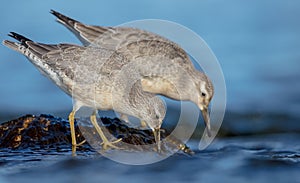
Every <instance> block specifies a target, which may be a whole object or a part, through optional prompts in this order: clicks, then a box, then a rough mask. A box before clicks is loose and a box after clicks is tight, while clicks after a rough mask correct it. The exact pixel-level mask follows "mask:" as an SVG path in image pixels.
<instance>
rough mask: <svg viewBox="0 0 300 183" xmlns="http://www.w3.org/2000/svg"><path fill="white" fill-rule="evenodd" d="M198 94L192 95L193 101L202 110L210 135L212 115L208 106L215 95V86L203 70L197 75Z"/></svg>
mask: <svg viewBox="0 0 300 183" xmlns="http://www.w3.org/2000/svg"><path fill="white" fill-rule="evenodd" d="M195 86H196V95H195V96H194V97H192V98H193V99H192V101H193V102H194V103H195V104H197V106H198V107H199V109H200V110H201V112H202V116H203V119H204V122H205V125H206V127H207V132H208V135H209V136H210V130H211V127H210V117H209V112H208V106H209V104H210V101H211V99H212V97H213V95H214V88H213V84H212V82H211V80H210V79H209V78H208V77H207V76H206V75H205V74H204V73H201V72H198V73H197V77H196V82H195Z"/></svg>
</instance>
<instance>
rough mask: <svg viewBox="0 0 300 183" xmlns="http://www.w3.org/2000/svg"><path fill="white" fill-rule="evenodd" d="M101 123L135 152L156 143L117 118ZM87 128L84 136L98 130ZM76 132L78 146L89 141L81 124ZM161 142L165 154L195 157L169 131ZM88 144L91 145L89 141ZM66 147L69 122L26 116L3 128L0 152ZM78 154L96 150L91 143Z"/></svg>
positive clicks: (148, 134) (9, 122) (142, 132)
mask: <svg viewBox="0 0 300 183" xmlns="http://www.w3.org/2000/svg"><path fill="white" fill-rule="evenodd" d="M100 119H101V121H102V123H103V126H104V127H105V128H106V129H107V130H108V132H109V133H110V134H112V135H113V136H114V137H115V138H122V142H125V143H127V144H133V145H137V146H134V147H135V148H137V149H134V150H141V148H145V146H139V145H150V144H154V143H155V139H154V136H153V133H152V131H151V130H148V129H145V130H141V129H135V128H132V127H129V126H128V125H127V124H126V123H125V122H123V121H121V120H119V119H117V118H114V119H110V118H100ZM80 120H81V119H80ZM86 128H88V129H85V130H83V133H86V132H87V131H88V132H91V133H94V134H95V129H94V128H92V127H86ZM75 131H76V138H77V142H81V141H83V140H84V139H85V137H84V135H83V133H82V132H81V130H79V127H78V125H77V122H75ZM85 136H86V135H85ZM161 138H162V139H163V143H162V145H163V146H162V147H163V150H164V151H175V150H181V151H182V152H184V153H186V154H193V151H192V150H191V149H190V148H188V147H187V146H186V145H185V144H184V143H182V142H181V141H180V140H178V139H176V138H175V137H173V136H172V135H169V134H168V133H167V132H166V130H162V132H161ZM87 140H88V141H89V139H87ZM123 144H124V143H123ZM66 146H68V147H70V149H71V133H70V126H69V122H68V121H67V120H64V119H62V118H57V117H53V116H51V115H44V114H42V115H40V116H35V115H26V116H23V117H20V118H18V119H15V120H11V121H8V122H5V123H2V124H1V125H0V148H10V149H25V148H34V149H38V148H39V149H42V148H45V149H46V148H51V149H53V148H54V149H55V148H56V149H61V148H66ZM138 147H140V149H138ZM123 148H124V147H123ZM78 150H79V151H80V150H91V151H92V150H93V148H92V147H91V146H90V145H89V144H88V143H85V144H84V145H83V146H81V147H79V149H78ZM131 150H132V149H131ZM143 150H153V149H143Z"/></svg>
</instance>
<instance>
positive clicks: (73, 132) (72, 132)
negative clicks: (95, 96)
mask: <svg viewBox="0 0 300 183" xmlns="http://www.w3.org/2000/svg"><path fill="white" fill-rule="evenodd" d="M74 116H75V111H72V112H71V113H70V114H69V123H70V130H71V138H72V154H73V155H75V153H76V136H75V126H74Z"/></svg>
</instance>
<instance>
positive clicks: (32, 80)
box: [0, 0, 300, 182]
mask: <svg viewBox="0 0 300 183" xmlns="http://www.w3.org/2000/svg"><path fill="white" fill-rule="evenodd" d="M0 9H1V11H0V23H1V26H0V40H4V39H10V38H9V37H8V36H7V33H9V32H10V31H15V32H18V33H20V34H24V35H25V36H27V37H29V38H31V39H33V40H35V41H38V42H43V43H61V42H68V43H77V44H80V43H79V41H78V40H77V39H76V38H75V37H74V36H73V35H72V34H71V33H70V32H68V30H66V29H65V28H64V27H63V26H61V25H59V24H58V23H56V22H55V21H54V20H55V18H54V17H53V16H52V15H51V14H50V13H49V11H50V9H54V10H57V11H59V12H62V13H64V14H66V15H69V16H71V17H73V18H75V19H78V20H80V21H82V22H84V23H88V24H95V25H106V26H114V25H119V24H122V23H124V22H128V21H132V20H140V19H149V18H151V19H152V18H154V19H164V20H170V21H174V22H177V23H179V24H182V25H184V26H186V27H188V28H190V29H192V30H193V31H194V32H196V33H197V34H199V35H200V36H201V37H202V38H203V39H204V40H205V41H206V42H207V44H208V45H209V46H210V47H211V49H212V50H213V52H214V53H215V55H216V57H217V58H218V60H219V62H220V65H221V67H222V69H223V72H224V76H225V80H226V86H227V114H226V116H225V119H226V120H225V123H224V124H223V126H222V129H223V131H225V132H228V133H229V134H231V135H232V134H234V135H245V134H252V135H255V134H257V133H265V132H267V133H272V132H273V133H275V132H276V133H278V132H280V133H281V132H284V133H285V135H283V136H281V137H282V139H281V140H282V142H281V143H283V144H285V145H286V146H284V145H283V146H278V148H279V149H276V150H274V149H273V146H276V145H277V143H276V142H274V141H273V138H270V139H271V140H269V141H267V142H265V141H264V139H259V140H261V141H262V142H263V145H262V149H263V150H261V151H260V150H257V151H258V152H257V151H255V153H254V154H252V152H251V151H252V150H251V148H250V150H249V149H247V148H248V147H244V145H239V144H243V143H244V140H245V139H240V138H237V139H233V141H234V142H235V143H236V144H237V148H235V146H234V147H232V146H231V145H230V143H229V142H228V141H226V140H225V141H224V142H223V141H222V147H224V148H225V150H224V148H223V149H222V148H221V150H220V149H218V148H216V149H214V151H206V152H204V153H200V152H199V154H197V155H196V157H194V158H191V159H190V158H187V157H175V158H171V159H170V160H167V161H165V162H162V163H160V164H158V165H153V166H150V167H146V168H145V167H144V168H141V169H138V168H132V167H131V168H128V167H126V166H123V165H119V164H114V163H112V162H110V161H109V160H105V159H103V158H102V159H101V161H102V160H103V162H101V163H99V164H96V163H93V160H90V159H89V158H87V159H89V160H88V162H87V163H86V162H85V160H83V162H82V161H80V160H75V161H73V160H68V158H67V160H65V158H66V156H64V155H59V156H58V157H60V158H61V156H62V157H63V158H62V159H64V161H62V162H60V161H58V162H57V164H55V165H53V166H51V165H49V164H48V163H49V162H51V161H55V160H53V159H55V158H56V157H57V156H50V158H49V159H50V160H49V159H48V161H46V163H45V162H44V161H41V163H45V166H41V164H39V163H37V164H38V165H36V164H35V165H31V164H27V163H25V164H24V166H21V165H20V164H17V165H15V164H12V166H11V167H10V168H11V169H17V167H18V166H19V165H20V169H22V170H25V173H24V172H21V173H20V172H19V171H16V172H17V173H16V174H13V175H18V176H19V177H18V176H15V177H14V178H12V180H10V181H18V180H21V178H22V179H23V178H24V177H25V179H26V180H31V179H32V177H34V176H36V175H37V174H35V171H36V169H35V168H34V167H35V166H38V167H39V166H41V167H45V168H44V169H41V170H38V173H40V174H39V177H41V178H43V179H46V178H49V175H51V174H47V173H46V172H47V169H48V168H49V166H50V173H57V172H60V171H61V170H63V169H70V170H69V171H66V172H64V171H63V172H62V173H61V174H59V176H60V177H59V176H58V177H57V178H56V179H57V180H61V182H63V180H67V181H71V180H77V179H76V178H75V177H71V176H67V175H65V173H66V174H67V173H70V174H71V175H74V176H75V175H78V174H77V173H80V172H83V173H84V174H82V177H81V178H82V179H86V178H87V177H89V176H90V177H93V176H96V178H95V180H94V179H93V181H91V182H96V181H97V180H108V179H113V180H115V182H123V181H124V180H125V179H124V180H123V179H122V178H124V177H126V178H130V179H132V178H133V177H138V180H141V181H143V180H145V181H147V180H152V178H153V179H155V178H154V177H156V176H157V177H156V179H158V178H164V179H167V178H168V177H169V176H170V180H172V181H174V182H177V181H178V182H179V181H182V180H185V179H188V180H189V178H190V177H192V178H190V179H191V180H192V181H195V182H196V181H198V182H199V181H203V182H204V181H206V182H217V179H218V178H224V180H225V181H232V182H250V180H252V178H254V177H258V178H259V180H260V181H258V182H268V181H270V180H272V181H275V180H276V181H278V182H289V181H290V182H296V180H300V178H299V177H298V179H293V177H294V176H295V175H296V172H299V171H298V170H299V151H300V149H299V143H297V142H299V140H300V138H299V136H297V135H296V136H293V138H290V136H288V135H290V134H291V133H292V132H293V133H299V132H300V126H299V119H300V115H299V114H300V95H299V93H300V84H299V78H300V52H299V48H300V22H299V17H300V1H298V0H290V1H282V0H263V1H262V0H252V1H245V0H232V1H217V0H211V1H199V0H190V1H179V0H164V1H161V0H152V1H139V0H128V1H119V0H110V1H106V2H103V1H96V0H93V1H92V0H91V1H76V2H75V1H72V0H64V1H51V0H43V1H38V0H26V1H18V0H10V1H6V2H5V3H2V4H1V8H0ZM0 55H1V56H0V58H1V59H0V83H1V85H0V97H1V99H0V118H1V119H2V121H4V120H8V119H12V118H14V117H17V116H20V115H22V114H25V113H37V114H38V113H50V114H55V115H62V117H66V114H67V112H68V111H70V110H71V108H72V101H71V99H70V98H69V97H68V96H67V95H66V94H64V93H63V92H62V91H61V90H60V89H59V88H58V87H56V86H54V84H53V83H52V82H51V81H49V80H48V79H47V78H45V77H43V76H42V75H41V74H40V73H39V71H37V69H35V68H34V67H33V65H32V64H31V63H29V62H28V61H27V60H26V59H25V57H23V56H22V55H20V54H18V53H16V52H14V51H12V50H9V49H8V48H6V47H4V46H0ZM279 139H280V138H279ZM256 140H257V139H256V138H254V137H253V138H252V139H251V138H250V140H249V141H253V142H257V141H256ZM257 143H258V144H256V145H261V144H260V143H259V142H257ZM288 143H292V144H294V145H295V147H291V146H289V145H287V144H288ZM269 146H272V148H269ZM231 148H233V149H231ZM273 150H274V151H273ZM278 152H279V153H278ZM223 154H224V155H223ZM249 154H250V155H249ZM274 154H275V155H274ZM235 155H236V156H235ZM273 155H274V156H273ZM290 156H292V157H294V158H291V161H290V159H289V157H290ZM278 157H280V158H279V159H280V160H278V161H277V158H278ZM37 158H40V157H37ZM15 160H16V159H15ZM74 163H75V165H74ZM102 163H103V164H102ZM90 164H92V165H91V166H92V167H94V169H93V170H91V171H89V170H90V169H89V168H88V167H89V165H90ZM22 165H23V164H22ZM74 166H75V168H73V167H74ZM80 166H82V167H83V169H81V168H80ZM169 167H172V169H171V170H169V169H168V168H169ZM206 167H208V168H207V169H205V168H206ZM257 167H258V168H257ZM56 168H58V169H56ZM95 168H96V169H97V168H98V169H103V172H104V173H101V174H99V175H98V171H96V170H95ZM176 168H178V169H176ZM115 169H116V170H117V171H118V172H117V173H116V175H117V176H113V175H114V173H115V171H114V170H115ZM129 170H132V171H134V173H132V172H129ZM5 171H7V168H6V169H5ZM27 171H28V172H27ZM162 172H163V173H162ZM273 172H274V173H273ZM281 172H282V173H281ZM0 173H1V170H0ZM4 174H5V175H7V172H6V173H4ZM62 174H63V175H62ZM43 175H44V176H43ZM100 175H101V176H104V178H103V179H101V178H98V179H97V177H99V176H100ZM218 175H220V176H218ZM281 175H283V177H280V176H281ZM273 176H274V178H272V177H273ZM19 178H20V179H19ZM270 178H272V179H270ZM285 180H287V181H285ZM294 180H295V181H294ZM1 181H2V180H1V177H0V182H1ZM31 181H32V180H31Z"/></svg>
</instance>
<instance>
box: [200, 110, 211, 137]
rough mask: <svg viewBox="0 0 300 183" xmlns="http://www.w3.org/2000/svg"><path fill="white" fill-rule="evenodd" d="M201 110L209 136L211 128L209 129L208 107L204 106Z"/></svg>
mask: <svg viewBox="0 0 300 183" xmlns="http://www.w3.org/2000/svg"><path fill="white" fill-rule="evenodd" d="M201 112H202V116H203V119H204V122H205V126H206V129H207V135H208V136H209V137H210V136H211V129H210V117H209V113H208V109H207V108H206V107H205V108H202V109H201Z"/></svg>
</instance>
